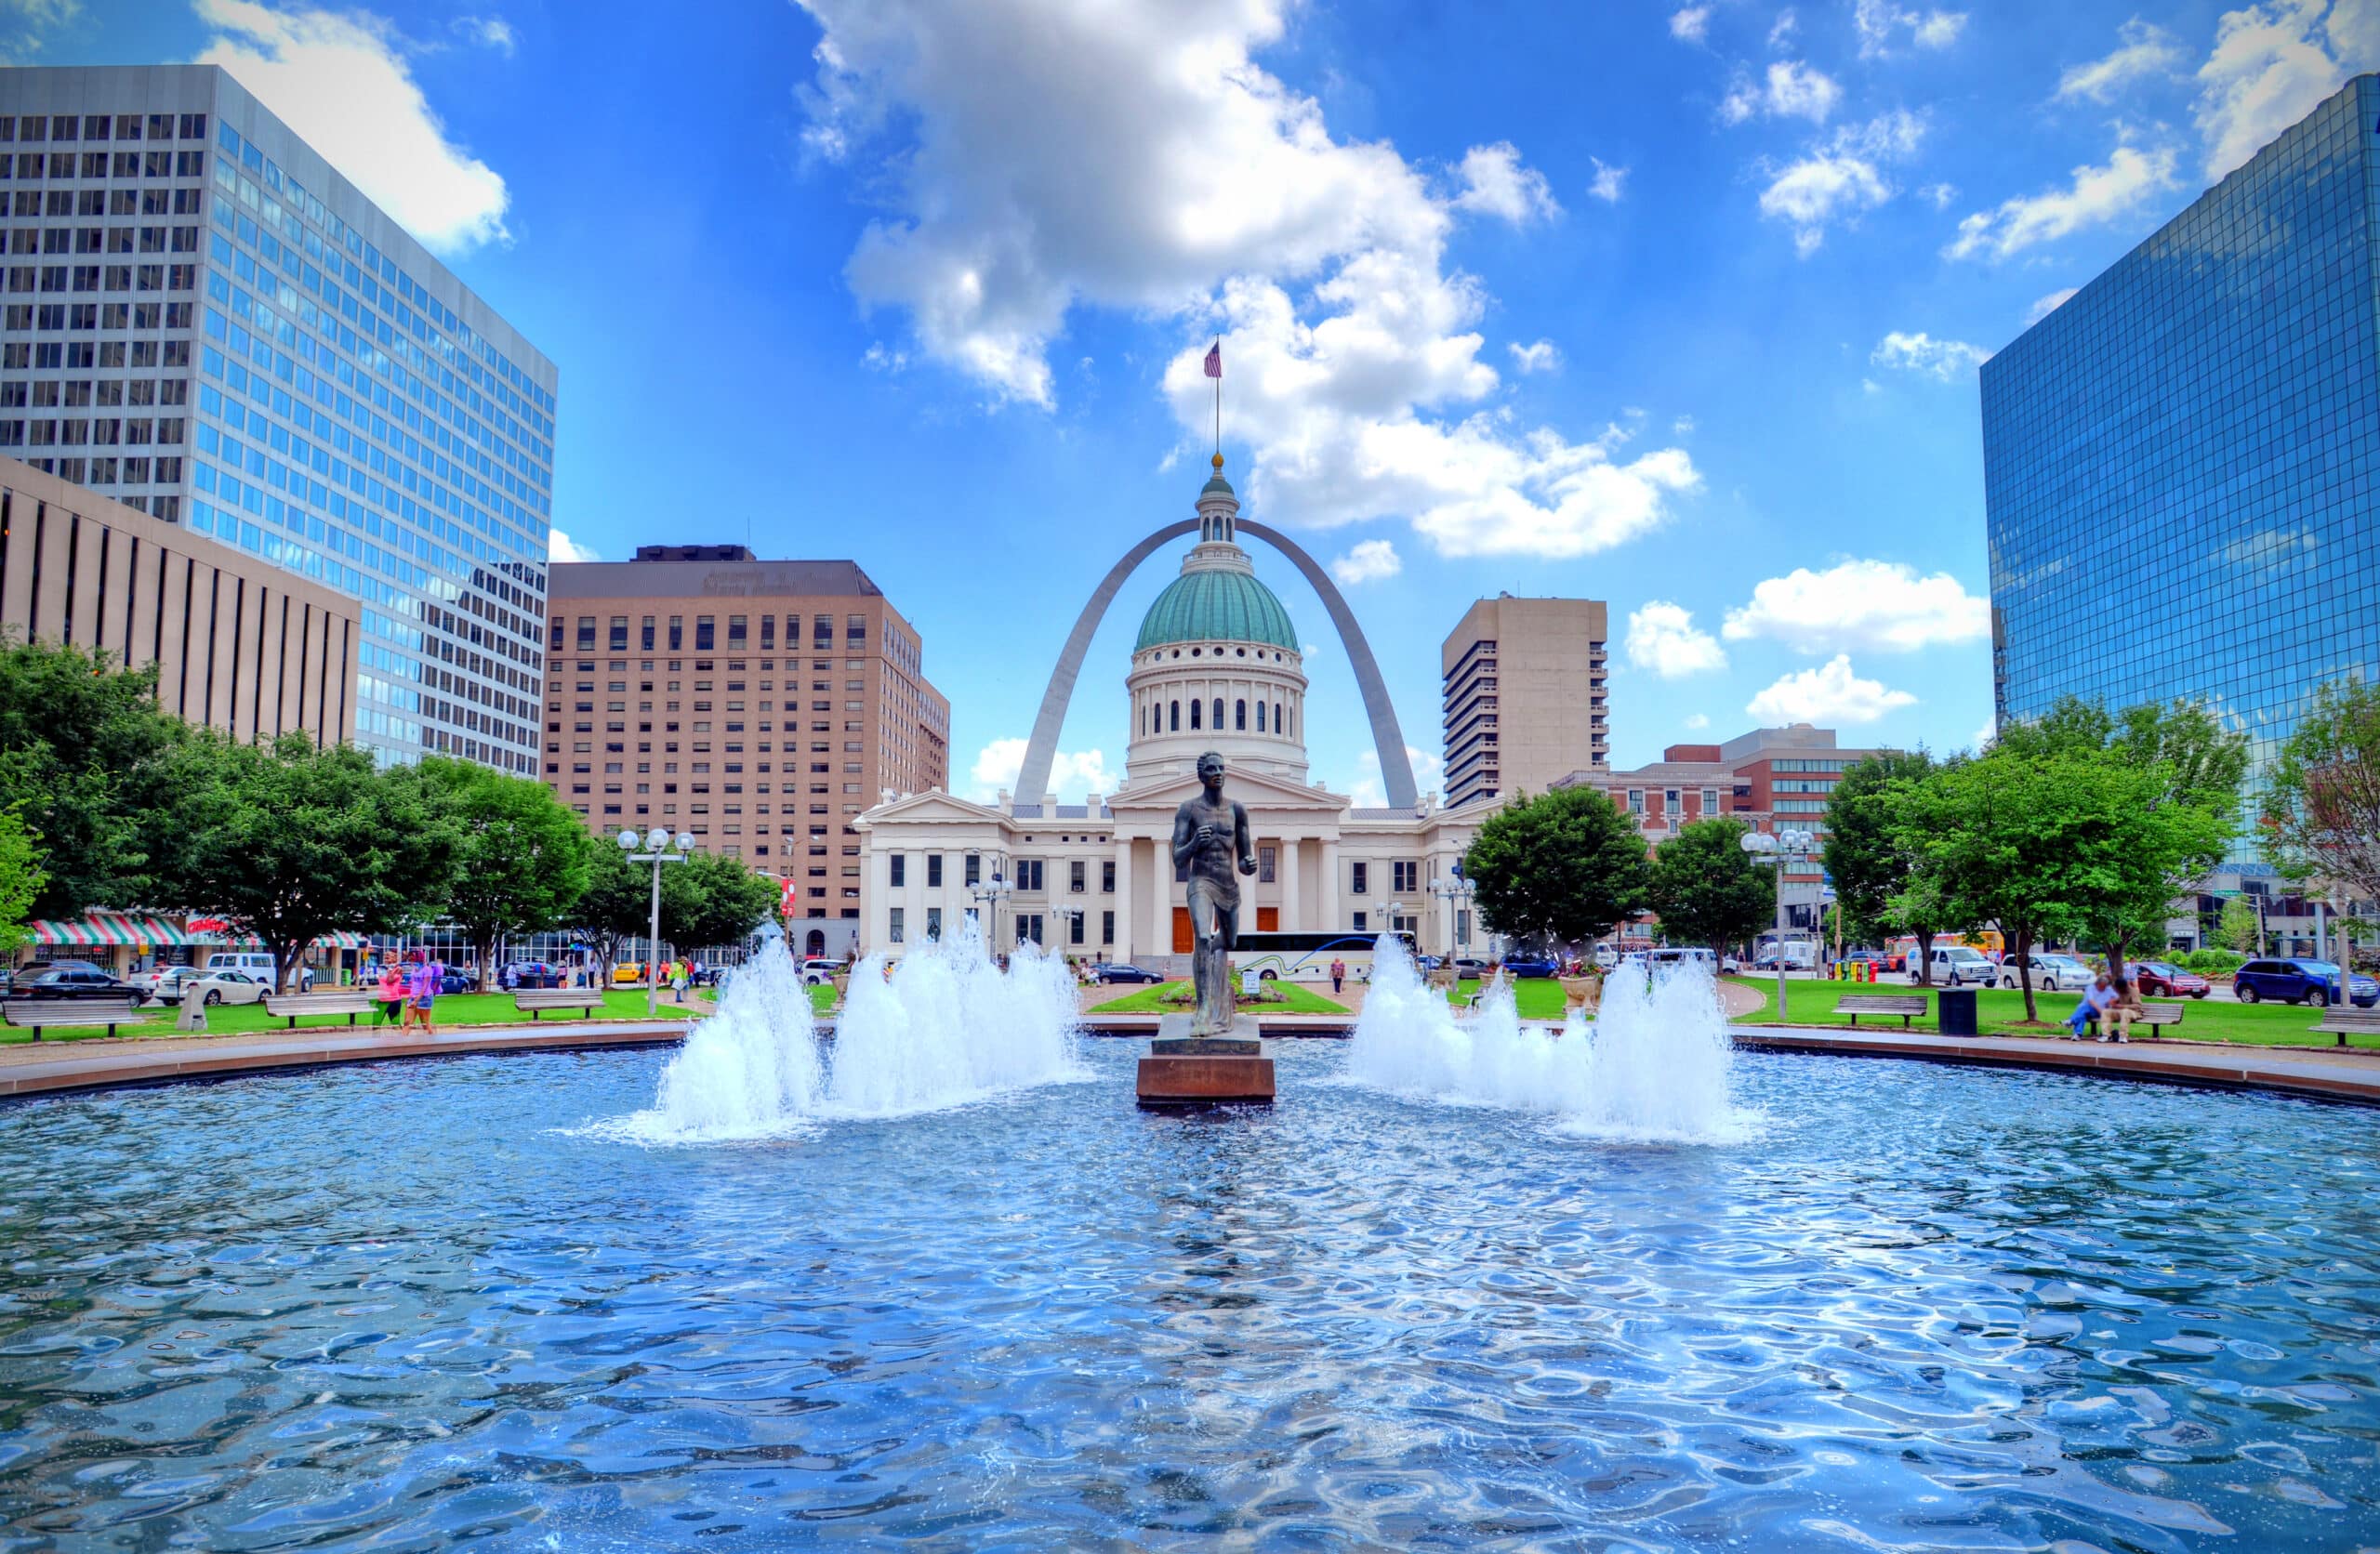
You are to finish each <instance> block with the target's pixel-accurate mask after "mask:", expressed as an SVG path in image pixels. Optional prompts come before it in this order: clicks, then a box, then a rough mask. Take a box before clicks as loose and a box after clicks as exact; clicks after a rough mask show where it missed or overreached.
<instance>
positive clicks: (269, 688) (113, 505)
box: [0, 458, 364, 744]
mask: <svg viewBox="0 0 2380 1554" xmlns="http://www.w3.org/2000/svg"><path fill="white" fill-rule="evenodd" d="M358 615H359V612H358V611H357V609H356V605H355V601H354V600H353V599H349V598H347V597H345V596H344V595H341V594H337V593H334V592H333V591H332V590H330V589H328V588H325V587H324V586H322V585H320V584H318V583H311V582H309V581H307V580H306V579H305V578H302V577H298V576H297V575H295V574H293V573H289V572H286V571H284V570H283V569H282V568H280V567H277V566H273V565H271V563H269V562H267V561H265V560H261V559H260V558H258V557H256V556H252V555H250V554H248V553H247V552H246V551H244V550H239V549H236V548H234V547H230V546H226V545H218V544H217V543H216V542H215V541H214V540H212V539H209V538H208V537H207V536H205V535H204V534H196V533H191V532H190V531H189V530H188V529H185V528H181V527H179V526H178V525H175V524H172V523H167V522H165V520H162V519H156V518H152V517H150V516H149V515H148V514H147V513H144V512H139V511H137V510H135V509H134V508H131V507H126V506H125V505H124V504H123V503H120V502H112V501H109V500H108V499H107V498H105V497H103V496H99V495H97V494H94V493H92V492H91V491H89V490H86V489H85V488H84V487H81V486H75V485H70V484H68V483H67V482H66V481H63V480H60V479H59V478H58V477H57V476H55V475H45V474H43V473H42V472H41V471H40V470H38V469H34V468H32V467H30V466H28V465H25V464H21V463H20V462H18V461H17V460H15V459H12V458H0V627H5V628H7V630H8V631H9V632H11V633H12V634H13V635H14V636H16V637H17V638H19V639H24V640H29V641H42V642H52V643H59V644H63V645H66V646H71V647H77V648H81V649H83V650H84V651H85V652H104V653H106V654H107V655H108V656H109V658H110V659H111V660H112V661H113V662H114V663H117V664H121V665H125V666H126V667H129V668H135V669H145V668H147V667H149V666H150V665H155V666H156V669H157V703H158V705H159V706H161V707H163V708H164V709H165V711H166V712H168V713H171V714H173V715H174V716H175V717H177V718H181V719H183V720H184V721H185V722H190V723H199V724H205V725H207V726H208V727H211V728H216V729H220V730H222V731H224V732H226V733H228V734H230V735H231V736H232V737H233V738H235V739H241V740H249V741H254V740H259V739H262V740H271V739H273V738H276V737H278V736H279V735H282V734H284V733H302V734H306V735H308V736H310V737H311V738H312V739H313V740H314V742H315V743H316V744H344V743H346V742H347V741H349V740H350V738H352V736H353V734H354V731H355V705H356V703H355V681H356V660H357V653H358V652H359V651H360V650H361V648H362V645H363V642H364V631H363V625H362V622H361V621H360V620H359V619H358Z"/></svg>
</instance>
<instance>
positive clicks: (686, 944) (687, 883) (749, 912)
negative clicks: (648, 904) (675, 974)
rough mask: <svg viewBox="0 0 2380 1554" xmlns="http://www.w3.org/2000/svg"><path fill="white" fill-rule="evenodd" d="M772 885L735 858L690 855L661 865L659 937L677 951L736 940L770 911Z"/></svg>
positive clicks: (774, 900)
mask: <svg viewBox="0 0 2380 1554" xmlns="http://www.w3.org/2000/svg"><path fill="white" fill-rule="evenodd" d="M776 904H777V887H776V885H775V884H774V882H773V881H771V880H770V879H769V878H768V877H767V876H762V875H757V874H754V873H753V872H752V871H751V870H750V869H748V868H747V867H745V866H744V863H742V861H741V860H738V859H734V858H730V857H727V856H726V855H725V854H723V853H716V852H696V853H694V854H692V855H690V856H689V857H688V858H687V860H686V861H685V862H684V863H670V864H666V865H664V867H663V872H662V876H661V937H662V938H664V939H666V940H668V942H670V943H671V944H673V945H675V946H677V947H678V949H679V950H681V952H682V951H686V950H693V949H698V948H700V947H702V946H704V945H707V944H734V943H737V942H741V941H742V940H743V939H744V938H746V937H747V935H749V934H750V933H751V932H752V931H753V930H754V929H756V928H759V927H760V924H761V923H762V922H763V921H764V920H765V919H766V918H767V917H768V915H769V914H770V913H772V912H774V911H775V910H776Z"/></svg>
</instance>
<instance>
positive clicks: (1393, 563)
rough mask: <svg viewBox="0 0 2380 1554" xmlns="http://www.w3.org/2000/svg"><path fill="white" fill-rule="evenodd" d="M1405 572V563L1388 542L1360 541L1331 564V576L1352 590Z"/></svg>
mask: <svg viewBox="0 0 2380 1554" xmlns="http://www.w3.org/2000/svg"><path fill="white" fill-rule="evenodd" d="M1404 570H1405V562H1404V560H1402V559H1401V558H1400V557H1399V556H1398V555H1397V554H1396V547H1395V546H1394V545H1392V544H1390V543H1389V542H1388V541H1386V540H1359V541H1357V542H1356V544H1355V547H1353V548H1352V549H1350V550H1349V551H1348V552H1347V553H1346V554H1345V555H1344V556H1342V557H1340V558H1339V559H1338V560H1335V561H1332V562H1331V563H1330V575H1331V576H1333V577H1335V578H1337V579H1338V580H1339V581H1340V582H1341V583H1342V584H1343V585H1345V586H1347V587H1350V588H1352V587H1354V586H1355V585H1356V584H1358V583H1376V582H1378V581H1379V580H1380V579H1382V578H1383V577H1394V576H1395V575H1396V574H1397V573H1400V572H1403V571H1404Z"/></svg>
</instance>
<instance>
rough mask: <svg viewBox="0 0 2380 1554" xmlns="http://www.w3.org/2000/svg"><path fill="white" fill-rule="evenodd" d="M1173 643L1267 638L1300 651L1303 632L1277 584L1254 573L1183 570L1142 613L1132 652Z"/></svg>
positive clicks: (1272, 643) (1255, 640)
mask: <svg viewBox="0 0 2380 1554" xmlns="http://www.w3.org/2000/svg"><path fill="white" fill-rule="evenodd" d="M1169 642H1264V643H1268V644H1270V645H1271V646H1273V647H1276V648H1287V649H1289V651H1290V652H1296V651H1297V647H1298V636H1297V632H1296V630H1295V629H1294V628H1292V627H1291V626H1290V625H1289V612H1288V611H1287V610H1284V609H1283V608H1281V601H1280V600H1279V599H1276V598H1274V597H1273V590H1272V589H1270V588H1268V587H1266V586H1264V585H1263V584H1262V583H1259V582H1258V581H1257V580H1256V579H1255V577H1254V576H1253V575H1252V574H1250V573H1245V572H1237V571H1221V570H1219V571H1214V572H1187V573H1183V574H1182V575H1181V576H1179V577H1177V578H1175V579H1174V580H1173V581H1172V582H1170V583H1169V584H1167V585H1166V587H1165V592H1163V593H1161V594H1159V595H1157V602H1156V603H1154V604H1152V605H1150V606H1149V612H1148V613H1147V614H1146V615H1144V616H1143V617H1142V618H1141V639H1140V640H1139V641H1138V642H1136V643H1134V644H1133V645H1132V651H1133V652H1141V651H1142V650H1143V649H1144V648H1157V647H1163V646H1165V645H1166V644H1167V643H1169Z"/></svg>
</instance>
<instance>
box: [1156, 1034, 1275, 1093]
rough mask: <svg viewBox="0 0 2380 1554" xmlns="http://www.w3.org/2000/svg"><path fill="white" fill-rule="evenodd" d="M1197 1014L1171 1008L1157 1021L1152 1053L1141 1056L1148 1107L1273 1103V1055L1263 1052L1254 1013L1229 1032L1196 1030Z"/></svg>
mask: <svg viewBox="0 0 2380 1554" xmlns="http://www.w3.org/2000/svg"><path fill="white" fill-rule="evenodd" d="M1194 1022H1195V1017H1194V1016H1191V1015H1186V1014H1170V1015H1167V1016H1166V1017H1165V1019H1164V1020H1163V1021H1160V1022H1159V1024H1158V1025H1157V1040H1155V1041H1153V1042H1151V1043H1150V1044H1149V1056H1147V1057H1145V1058H1144V1059H1142V1060H1141V1072H1140V1085H1139V1097H1140V1103H1141V1104H1142V1105H1143V1106H1148V1107H1167V1106H1221V1105H1226V1104H1230V1103H1233V1102H1240V1103H1251V1102H1252V1103H1256V1104H1261V1105H1267V1106H1269V1105H1271V1104H1272V1101H1273V1060H1272V1059H1270V1058H1267V1057H1265V1056H1263V1052H1264V1044H1263V1041H1262V1040H1261V1039H1259V1035H1258V1032H1257V1026H1256V1021H1255V1020H1254V1018H1253V1017H1251V1016H1249V1015H1240V1016H1238V1017H1237V1018H1236V1019H1235V1020H1233V1021H1232V1025H1231V1031H1230V1032H1229V1034H1224V1035H1220V1036H1194V1035H1192V1034H1190V1027H1191V1025H1192V1024H1193V1023H1194Z"/></svg>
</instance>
